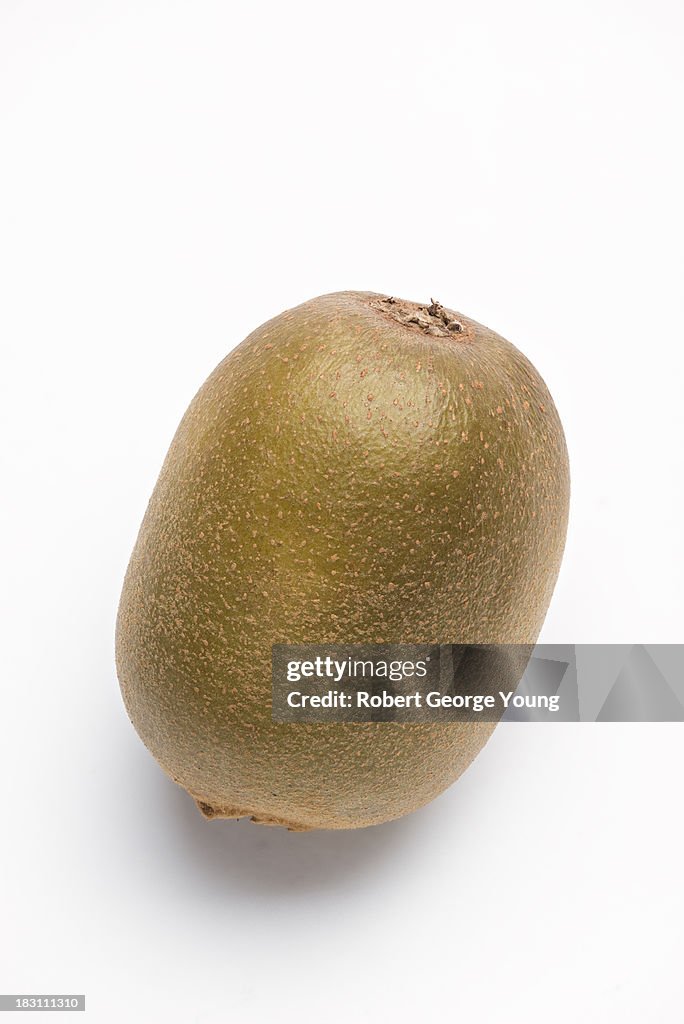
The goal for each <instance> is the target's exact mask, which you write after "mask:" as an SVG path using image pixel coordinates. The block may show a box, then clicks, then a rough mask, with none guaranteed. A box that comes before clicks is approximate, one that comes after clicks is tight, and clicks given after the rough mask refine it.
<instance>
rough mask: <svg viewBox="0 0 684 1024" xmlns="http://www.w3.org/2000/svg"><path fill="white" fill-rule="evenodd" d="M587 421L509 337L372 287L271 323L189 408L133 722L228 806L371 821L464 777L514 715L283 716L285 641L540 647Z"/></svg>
mask: <svg viewBox="0 0 684 1024" xmlns="http://www.w3.org/2000/svg"><path fill="white" fill-rule="evenodd" d="M568 497H569V474H568V461H567V452H566V447H565V441H564V437H563V431H562V428H561V424H560V421H559V419H558V415H557V413H556V410H555V407H554V404H553V401H552V400H551V396H550V395H549V392H548V390H547V388H546V386H545V384H544V382H543V381H542V379H541V378H540V376H539V374H538V373H537V371H536V370H535V369H534V367H533V366H532V365H531V364H530V362H529V361H528V360H527V359H526V358H525V357H524V356H523V355H522V354H521V353H520V352H519V351H518V350H517V349H516V348H514V347H513V346H512V345H511V344H510V343H509V342H507V341H505V340H504V339H503V338H501V337H499V335H497V334H495V333H493V332H492V331H489V330H488V329H487V328H485V327H483V326H481V325H480V324H478V323H476V322H475V321H473V320H470V319H468V318H467V317H464V316H462V315H461V314H458V313H453V312H452V311H450V310H444V309H443V308H442V307H441V306H439V304H438V303H430V304H427V305H424V306H419V305H417V304H415V303H408V302H403V301H401V300H395V299H392V298H389V297H387V296H382V295H376V294H374V293H371V292H339V293H335V294H332V295H324V296H321V297H319V298H317V299H313V300H312V301H310V302H306V303H304V304H303V305H301V306H298V307H297V308H295V309H291V310H288V311H287V312H285V313H283V314H281V315H280V316H278V317H276V318H275V319H274V320H271V321H269V322H268V323H266V324H264V325H263V326H261V327H259V328H258V329H257V330H256V331H254V332H253V333H252V334H251V335H249V337H248V338H246V339H245V341H243V342H242V344H241V345H239V346H238V347H237V348H236V349H235V350H234V351H233V352H231V354H230V355H229V356H228V357H227V358H226V359H224V360H223V362H222V363H221V364H220V365H219V366H218V367H217V369H216V370H215V371H214V372H213V373H212V375H211V376H210V377H209V379H208V380H207V381H206V383H205V384H204V385H203V387H202V388H201V389H200V391H199V393H198V394H197V395H196V397H195V399H194V400H193V402H192V403H191V405H190V408H189V409H188V411H187V413H186V414H185V416H184V418H183V420H182V422H181V424H180V426H179V428H178V431H177V433H176V436H175V437H174V439H173V442H172V444H171V448H170V450H169V452H168V455H167V457H166V461H165V462H164V465H163V468H162V471H161V475H160V477H159V480H158V482H157V485H156V487H155V490H154V493H153V494H152V498H151V500H150V503H149V507H148V509H147V512H146V514H145V518H144V520H143V523H142V526H141V528H140V534H139V536H138V540H137V543H136V545H135V549H134V551H133V554H132V557H131V561H130V565H129V568H128V572H127V575H126V580H125V583H124V588H123V593H122V596H121V604H120V608H119V617H118V623H117V667H118V672H119V678H120V681H121V687H122V692H123V696H124V700H125V703H126V707H127V710H128V713H129V715H130V717H131V719H132V721H133V724H134V725H135V728H136V729H137V730H138V733H139V734H140V736H141V737H142V739H143V741H144V743H145V744H146V745H147V747H148V748H149V749H150V751H151V752H152V753H153V754H154V756H155V757H156V758H157V760H158V761H159V762H160V764H161V765H162V766H163V768H164V769H165V770H166V771H167V772H168V773H169V774H170V775H171V776H172V778H173V779H175V780H176V782H178V783H179V784H180V785H181V786H184V787H185V788H186V789H187V790H188V791H189V792H190V793H191V794H192V795H193V796H194V797H195V799H196V800H197V802H198V805H199V806H200V809H201V810H202V811H203V813H204V814H205V815H207V816H208V817H242V816H247V815H248V816H250V817H253V818H254V820H257V821H259V822H262V823H264V824H282V825H286V826H287V827H289V828H293V829H311V828H329V829H332V828H358V827H362V826H366V825H374V824H377V823H379V822H382V821H387V820H389V819H391V818H396V817H399V816H400V815H403V814H407V813H408V812H409V811H413V810H415V809H416V808H418V807H420V806H422V805H423V804H425V803H427V802H428V801H429V800H431V799H432V798H433V797H435V796H437V794H438V793H440V792H442V790H444V789H445V788H446V787H447V786H449V785H450V784H451V783H452V782H453V781H454V780H455V779H457V778H458V776H459V775H460V774H461V772H463V770H464V769H465V768H466V767H467V766H468V765H469V764H470V762H471V761H472V759H473V758H474V757H475V756H476V754H477V753H478V751H479V750H480V749H481V747H482V746H483V745H484V743H485V742H486V740H487V739H488V737H489V735H490V734H491V732H492V730H493V728H494V726H493V725H492V724H491V723H477V724H470V723H459V724H452V725H437V724H435V725H402V724H397V723H369V724H361V723H359V724H287V725H283V724H276V723H274V722H272V721H271V707H270V700H271V645H272V644H274V643H306V642H311V643H319V644H320V643H327V642H340V643H361V642H377V643H380V642H412V643H435V642H436V643H532V642H534V641H535V640H536V638H537V636H538V634H539V630H540V628H541V624H542V621H543V619H544V615H545V613H546V609H547V607H548V604H549V600H550V598H551V593H552V591H553V587H554V584H555V581H556V577H557V574H558V569H559V566H560V561H561V556H562V551H563V545H564V540H565V532H566V523H567V514H568Z"/></svg>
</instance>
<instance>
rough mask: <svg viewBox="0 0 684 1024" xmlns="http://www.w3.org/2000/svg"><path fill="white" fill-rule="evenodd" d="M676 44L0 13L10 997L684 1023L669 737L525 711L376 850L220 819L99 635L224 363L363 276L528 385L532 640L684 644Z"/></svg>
mask: <svg viewBox="0 0 684 1024" xmlns="http://www.w3.org/2000/svg"><path fill="white" fill-rule="evenodd" d="M683 42H684V13H683V8H682V6H681V4H680V3H679V0H671V2H668V0H650V2H636V0H621V2H620V0H613V2H611V0H590V2H589V0H575V2H573V3H572V4H571V3H567V4H561V3H551V4H549V3H547V2H543V0H539V2H533V0H518V2H516V3H514V4H513V3H505V2H503V0H500V2H496V0H484V2H480V3H465V2H463V0H458V2H456V3H450V4H446V3H444V4H438V3H434V2H422V3H420V4H404V3H401V2H395V3H392V4H389V3H373V2H372V0H364V2H356V0H351V2H347V3H345V4H344V5H342V4H325V3H304V2H294V3H292V2H288V3H276V2H275V0H268V2H260V3H252V4H250V3H243V4H237V3H229V2H228V0H224V2H202V0H195V2H192V0H177V2H165V3H162V2H159V3H155V2H152V0H142V2H141V0H136V2H123V0H87V2H86V0H81V2H75V0H61V2H60V3H53V2H48V0H44V2H21V0H0V140H1V142H0V144H1V146H2V159H1V160H0V216H1V223H0V292H1V299H0V344H1V345H2V357H1V358H2V362H1V366H0V387H1V389H2V392H1V394H0V416H1V418H2V423H1V431H2V433H1V437H2V445H1V450H0V459H1V460H2V465H1V467H0V479H1V480H2V491H3V498H2V504H1V506H0V517H1V520H2V521H1V523H0V544H1V545H2V556H1V558H2V560H1V565H2V571H1V582H0V586H1V588H2V594H1V596H2V608H1V618H0V623H1V628H2V634H3V642H2V647H1V649H0V680H1V685H2V704H1V714H2V721H1V723H0V724H1V733H0V743H1V748H0V758H1V764H0V791H1V798H2V810H3V817H2V822H3V836H2V845H1V847H0V889H1V892H0V991H4V992H85V993H86V995H87V1005H88V1011H87V1014H88V1017H89V1018H90V1019H92V1020H93V1021H97V1022H106V1024H109V1022H119V1021H122V1020H129V1021H133V1022H138V1021H139V1022H149V1021H161V1020H164V1021H168V1022H170V1024H175V1022H203V1024H214V1022H217V1024H218V1022H220V1024H224V1022H232V1021H236V1022H239V1024H261V1022H264V1024H266V1022H269V1024H270V1022H272V1021H285V1022H289V1021H293V1022H294V1021H297V1022H298V1024H308V1022H316V1024H318V1022H320V1021H325V1022H326V1024H327V1022H331V1024H336V1022H345V1024H346V1022H349V1021H361V1022H366V1021H368V1022H371V1021H373V1022H376V1021H380V1022H384V1021H388V1022H389V1021H391V1022H393V1024H403V1022H407V1024H408V1022H411V1024H413V1022H414V1021H427V1022H438V1021H439V1022H441V1021H443V1020H462V1021H467V1022H468V1024H482V1022H492V1024H500V1022H506V1024H517V1022H521V1024H537V1022H539V1024H542V1022H544V1024H546V1022H547V1021H550V1020H552V1021H555V1022H568V1024H570V1022H573V1024H574V1022H576V1021H578V1020H582V1021H589V1022H594V1021H595V1022H606V1021H611V1022H612V1021H616V1022H617V1021H619V1022H621V1024H622V1022H625V1024H629V1022H639V1024H641V1022H644V1021H649V1022H663V1024H670V1022H679V1021H681V1020H682V1012H683V1011H682V1003H683V997H684V991H683V989H682V980H681V973H680V972H681V947H682V942H683V940H684V932H683V926H682V920H683V919H684V896H683V892H682V872H681V865H682V858H683V854H684V835H683V833H682V824H681V821H682V813H681V792H682V786H681V781H682V776H683V773H684V744H683V743H682V739H683V734H682V728H681V726H679V725H612V726H611V725H584V726H572V725H567V726H556V727H554V726H551V727H549V726H546V727H544V726H527V727H526V726H516V725H510V726H503V727H501V728H499V729H498V730H497V732H496V734H495V736H494V738H493V739H492V740H491V742H490V743H489V745H488V746H487V748H486V749H485V751H484V752H483V753H482V755H481V756H480V757H479V758H478V759H477V761H476V762H475V763H474V765H473V766H472V768H471V769H470V770H469V771H468V772H467V773H466V775H465V776H464V777H463V779H462V780H461V781H460V782H459V783H458V784H457V785H456V786H454V787H453V788H452V789H451V790H450V791H449V792H448V793H447V794H445V795H444V796H443V797H441V798H440V799H439V800H437V801H435V802H434V803H433V804H432V805H430V806H429V807H427V808H425V809H424V810H423V811H421V812H419V813H417V814H415V815H413V816H411V817H409V818H406V819H403V820H401V821H398V822H394V823H391V824H388V825H386V826H381V827H377V828H373V829H367V830H362V831H359V832H348V833H316V834H310V835H291V834H288V833H286V832H284V831H281V830H268V829H262V828H257V827H256V826H254V825H252V824H250V823H248V822H241V823H239V824H231V823H222V822H214V823H207V822H205V821H203V820H202V819H201V817H200V816H199V814H198V812H197V811H196V810H195V809H194V806H193V805H192V802H191V801H190V799H189V798H188V797H186V796H185V794H184V793H183V792H182V791H181V790H179V789H177V788H176V787H175V786H174V785H173V784H172V783H170V782H169V781H168V780H167V779H166V777H165V776H164V775H163V774H162V772H161V770H160V769H159V768H158V767H157V766H156V764H155V763H154V762H153V760H152V759H151V757H150V756H149V755H148V754H147V752H146V751H145V749H144V748H143V746H142V744H141V743H140V741H139V740H138V738H137V737H136V735H135V733H134V732H133V729H132V727H131V726H130V724H129V722H128V720H127V718H126V715H125V712H124V709H123V706H122V704H121V701H120V697H119V694H118V687H117V683H116V677H115V672H114V665H113V627H114V618H115V612H116V605H117V601H118V595H119V590H120V587H121V582H122V578H123V573H124V570H125V566H126V562H127V559H128V555H129V553H130V550H131V548H132V545H133V541H134V539H135V534H136V531H137V528H138V525H139V521H140V519H141V517H142V514H143V511H144V508H145V504H146V502H147V499H148V497H149V494H150V492H151V490H152V487H153V485H154V481H155V479H156V474H157V472H158V469H159V467H160V464H161V461H162V458H163V455H164V453H165V450H166V447H167V445H168V443H169V441H170V439H171V436H172V434H173V431H174V429H175V427H176V425H177V422H178V420H179V418H180V416H181V415H182V413H183V411H184V409H185V407H186V405H187V403H188V401H189V400H190V398H191V397H192V395H193V394H194V392H195V390H196V389H197V387H198V386H199V385H200V384H201V382H202V380H203V379H204V377H205V376H206V375H207V374H208V373H209V372H210V370H211V369H212V368H213V367H214V365H215V364H216V363H217V362H218V361H219V360H220V359H221V358H222V357H223V356H224V355H225V353H226V352H227V351H228V350H229V349H230V348H231V347H233V346H234V345H235V344H237V343H238V342H239V341H240V340H241V339H242V337H243V336H244V335H245V334H246V333H248V332H249V331H250V330H251V329H253V328H254V327H255V326H256V325H257V324H259V323H260V322H262V321H263V320H265V319H267V318H269V317H271V316H273V315H275V314H276V313H278V312H279V311H280V310H282V309H283V308H286V307H288V306H292V305H295V304H296V303H298V302H300V301H303V300H305V299H308V298H311V297H312V296H314V295H317V294H320V293H323V292H327V291H335V290H339V289H346V288H359V289H363V290H366V289H367V290H373V291H380V292H388V293H392V294H394V295H399V296H402V297H405V298H409V299H415V300H420V301H422V300H426V299H428V298H430V297H431V296H434V297H435V298H436V299H438V300H440V301H441V302H443V303H445V304H446V305H448V306H450V307H452V308H455V309H457V310H460V311H462V312H463V313H466V314H467V315H470V316H472V317H474V318H475V319H477V320H480V321H481V322H483V323H485V324H487V325H488V326H490V327H492V328H494V329H496V330H498V331H500V332H501V333H503V334H504V335H506V336H507V337H508V338H510V339H511V340H512V341H514V342H515V343H516V344H517V345H519V347H520V348H522V349H523V351H524V352H525V353H526V354H527V355H528V356H529V357H530V358H531V359H532V361H533V362H534V363H535V364H536V365H537V366H538V368H539V369H540V370H541V372H542V374H543V375H544V377H545V378H546V380H547V383H548V384H549V386H550V388H551V391H552V393H553V394H554V396H555V398H556V402H557V405H558V408H559V411H560V413H561V417H562V419H563V421H564V424H565V427H566V431H567V436H568V444H569V448H570V456H571V463H572V473H573V498H572V513H571V527H570V533H569V538H568V547H567V552H566V557H565V562H564V566H563V569H562V573H561V577H560V580H559V583H558V587H557V591H556V594H555V597H554V601H553V604H552V607H551V610H550V612H549V616H548V619H547V622H546V626H545V630H544V633H543V635H542V639H543V640H546V641H548V642H599V641H601V642H616V643H618V642H619V643H630V642H650V643H656V642H681V641H682V640H683V637H682V599H681V572H682V564H683V558H682V540H681V536H682V531H681V526H680V519H681V514H682V507H683V504H684V503H683V501H682V458H681V439H682V433H683V425H682V380H683V374H682V371H683V369H684V366H683V358H682V348H683V340H684V339H683V330H682V324H683V323H684V308H683V304H684V303H683V299H682V276H683V270H684V266H683V263H684V260H683V242H682V239H683V238H684V207H683V202H682V181H684V153H683V150H682V131H681V128H682V109H683V104H682V101H683V99H684V71H683V68H682V60H681V55H682V44H683ZM8 1019H12V1015H11V1016H10V1017H8Z"/></svg>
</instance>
